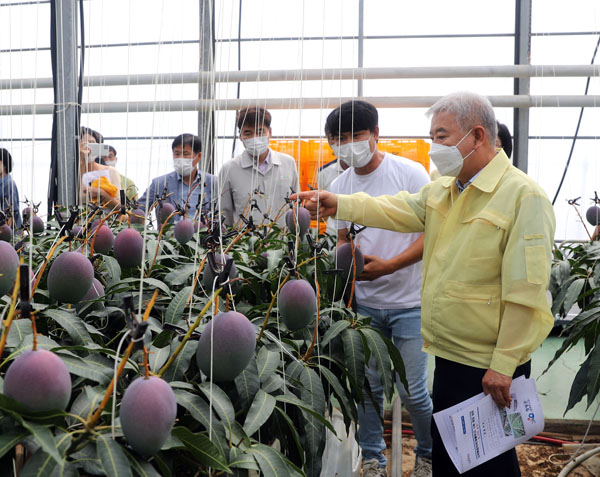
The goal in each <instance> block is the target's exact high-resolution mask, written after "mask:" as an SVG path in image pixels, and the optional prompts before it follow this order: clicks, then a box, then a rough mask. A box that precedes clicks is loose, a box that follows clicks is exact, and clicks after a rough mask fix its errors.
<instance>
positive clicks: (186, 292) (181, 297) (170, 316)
mask: <svg viewBox="0 0 600 477" xmlns="http://www.w3.org/2000/svg"><path fill="white" fill-rule="evenodd" d="M191 293H192V287H191V286H189V287H185V288H183V289H182V290H181V291H179V292H177V294H176V295H175V296H174V297H173V299H172V300H171V302H170V303H169V306H168V307H167V311H166V312H165V323H176V322H177V321H179V320H181V319H183V312H184V311H185V308H186V306H187V302H188V300H189V298H190V295H191Z"/></svg>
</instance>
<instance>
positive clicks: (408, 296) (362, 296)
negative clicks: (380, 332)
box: [329, 153, 430, 310]
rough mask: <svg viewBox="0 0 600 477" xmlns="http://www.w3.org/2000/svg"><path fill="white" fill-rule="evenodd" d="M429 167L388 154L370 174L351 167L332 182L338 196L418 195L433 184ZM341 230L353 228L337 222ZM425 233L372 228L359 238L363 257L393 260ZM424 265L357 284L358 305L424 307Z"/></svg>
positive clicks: (360, 234) (387, 308)
mask: <svg viewBox="0 0 600 477" xmlns="http://www.w3.org/2000/svg"><path fill="white" fill-rule="evenodd" d="M429 182H430V181H429V176H428V175H427V171H426V170H425V168H424V167H423V166H422V165H421V164H419V163H416V162H414V161H411V160H410V159H406V158H404V157H398V156H394V155H392V154H388V153H385V156H384V158H383V161H381V164H379V166H378V167H377V169H375V170H374V171H373V172H371V173H370V174H366V175H358V174H357V173H356V172H355V171H354V168H353V167H351V168H349V169H347V170H346V171H344V172H343V173H342V174H341V175H340V176H339V177H338V178H337V179H336V180H335V181H333V182H332V184H331V186H330V187H329V190H330V191H331V192H334V193H336V194H352V193H354V192H366V193H367V194H369V195H370V196H373V197H376V196H380V195H395V194H397V193H398V192H400V191H401V190H406V191H408V192H411V193H415V192H418V191H419V190H421V188H422V187H423V186H424V185H426V184H427V183H429ZM336 222H337V229H338V230H339V229H344V228H348V229H349V228H350V223H349V222H344V221H340V220H338V221H336ZM420 235H421V234H405V233H400V232H392V231H390V230H383V229H377V228H372V227H368V228H366V229H365V230H363V231H362V232H360V233H359V234H358V235H357V236H356V240H355V242H356V243H357V244H359V245H360V249H361V251H362V252H363V254H366V255H377V256H378V257H381V258H383V259H386V260H387V259H390V258H392V257H395V256H396V255H398V254H400V253H402V252H403V251H404V250H406V249H407V248H408V247H409V246H410V245H411V244H412V243H413V242H414V241H415V240H416V239H418V238H419V236H420ZM420 292H421V262H418V263H416V264H414V265H411V266H409V267H405V268H402V269H400V270H397V271H396V272H394V273H392V274H391V275H385V276H383V277H379V278H377V279H375V280H373V281H370V282H367V281H360V282H359V281H357V282H356V288H355V294H356V302H357V303H359V304H361V305H365V306H369V307H371V308H376V309H380V310H396V309H405V308H414V307H418V306H420V305H421V297H420Z"/></svg>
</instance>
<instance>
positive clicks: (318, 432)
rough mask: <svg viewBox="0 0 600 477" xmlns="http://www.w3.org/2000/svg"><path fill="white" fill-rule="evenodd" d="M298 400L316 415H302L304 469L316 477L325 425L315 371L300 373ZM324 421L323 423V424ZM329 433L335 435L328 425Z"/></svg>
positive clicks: (323, 404) (318, 379)
mask: <svg viewBox="0 0 600 477" xmlns="http://www.w3.org/2000/svg"><path fill="white" fill-rule="evenodd" d="M300 383H301V384H302V389H301V390H300V399H302V401H304V402H305V403H307V404H308V405H309V406H310V407H311V408H312V409H314V410H315V411H316V413H317V415H318V416H319V417H317V415H310V416H309V415H306V414H304V413H303V415H304V419H305V421H306V427H305V430H304V438H305V439H306V442H307V453H306V464H305V466H306V468H307V471H308V473H309V474H310V475H314V476H318V475H319V474H320V472H321V459H320V456H321V455H322V453H323V448H324V447H325V431H324V427H323V425H324V424H325V423H327V421H325V420H324V419H323V416H324V415H325V391H324V390H323V385H322V383H321V379H320V378H319V376H318V375H317V373H315V371H314V370H313V369H311V368H309V367H304V368H303V369H302V372H301V373H300ZM323 421H325V422H323ZM330 429H331V431H332V432H333V433H334V434H335V429H333V426H331V424H330Z"/></svg>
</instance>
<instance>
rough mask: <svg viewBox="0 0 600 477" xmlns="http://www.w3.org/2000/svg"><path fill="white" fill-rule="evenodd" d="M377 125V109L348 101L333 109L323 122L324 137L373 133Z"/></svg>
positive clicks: (367, 104) (358, 102)
mask: <svg viewBox="0 0 600 477" xmlns="http://www.w3.org/2000/svg"><path fill="white" fill-rule="evenodd" d="M378 123H379V114H377V108H375V106H373V105H372V104H371V103H367V102H366V101H354V100H353V101H348V102H346V103H344V104H341V105H340V106H338V107H337V108H335V109H334V110H333V111H331V113H329V116H327V120H326V121H325V135H326V136H330V135H331V136H333V137H337V136H339V134H340V133H346V132H351V131H364V130H365V129H368V130H369V131H371V132H374V131H375V126H377V125H378Z"/></svg>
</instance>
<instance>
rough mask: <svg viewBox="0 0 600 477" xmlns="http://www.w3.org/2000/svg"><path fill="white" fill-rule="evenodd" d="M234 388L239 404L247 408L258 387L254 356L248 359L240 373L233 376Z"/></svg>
mask: <svg viewBox="0 0 600 477" xmlns="http://www.w3.org/2000/svg"><path fill="white" fill-rule="evenodd" d="M234 382H235V388H236V389H237V392H238V394H239V395H240V399H241V401H242V402H241V404H242V407H243V408H244V409H248V407H249V406H250V403H251V402H252V400H253V399H254V396H256V393H257V392H258V390H259V388H260V381H259V379H258V368H257V366H256V360H255V359H254V357H252V358H251V359H250V362H249V363H248V366H246V369H244V370H243V371H242V372H241V373H240V374H238V375H237V376H236V377H235V380H234ZM265 392H268V391H265Z"/></svg>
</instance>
